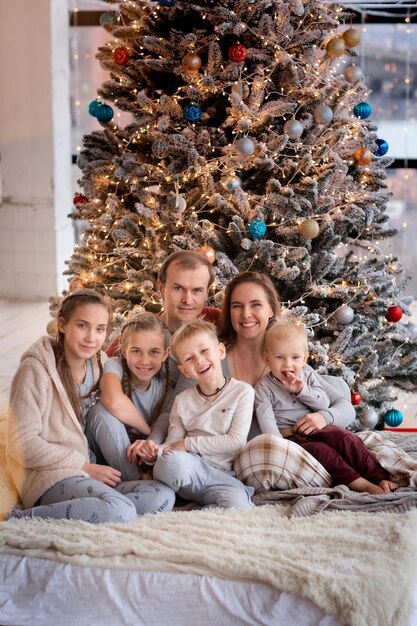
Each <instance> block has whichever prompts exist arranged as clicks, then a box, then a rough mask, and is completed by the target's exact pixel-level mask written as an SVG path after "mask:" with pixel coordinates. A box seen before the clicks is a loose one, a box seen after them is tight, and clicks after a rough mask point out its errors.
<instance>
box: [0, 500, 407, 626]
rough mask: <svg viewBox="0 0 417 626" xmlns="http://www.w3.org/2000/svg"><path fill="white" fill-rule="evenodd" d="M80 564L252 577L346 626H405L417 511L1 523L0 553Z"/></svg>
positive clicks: (272, 508)
mask: <svg viewBox="0 0 417 626" xmlns="http://www.w3.org/2000/svg"><path fill="white" fill-rule="evenodd" d="M2 553H12V554H21V555H27V556H34V557H41V558H49V559H55V560H59V561H62V562H69V563H73V564H77V565H82V566H87V565H88V566H94V567H106V568H108V567H115V568H123V569H145V570H151V571H155V570H156V571H170V572H192V573H197V574H210V575H214V576H219V577H221V578H232V579H235V580H255V581H260V582H264V583H269V584H270V585H272V586H274V587H276V588H278V589H280V590H284V591H290V592H293V593H295V594H297V595H302V596H306V597H308V598H310V599H311V600H312V601H313V602H315V603H316V604H317V605H318V606H319V607H321V608H322V609H323V610H324V611H326V612H327V613H330V614H333V615H336V616H337V617H338V618H339V619H340V620H341V621H342V622H348V623H349V624H351V626H402V625H403V624H405V623H406V619H407V615H408V613H409V610H410V606H411V595H412V589H413V585H414V584H416V578H417V571H416V567H415V563H416V561H417V512H416V511H412V512H408V513H403V514H397V513H375V514H373V515H370V514H369V513H357V512H323V513H320V514H318V515H315V516H311V517H306V518H304V517H301V518H294V517H293V518H289V517H288V507H283V506H279V505H266V506H262V507H257V508H256V509H251V510H247V511H233V510H219V509H217V510H201V511H191V512H178V513H165V514H160V515H156V516H151V515H148V516H145V517H142V518H139V519H138V520H136V521H135V522H133V523H131V524H127V525H117V524H102V525H98V526H96V525H92V524H88V523H86V522H73V521H66V520H60V521H53V520H41V519H38V520H36V519H35V520H24V519H22V520H17V519H15V520H9V521H8V522H3V523H1V524H0V554H2Z"/></svg>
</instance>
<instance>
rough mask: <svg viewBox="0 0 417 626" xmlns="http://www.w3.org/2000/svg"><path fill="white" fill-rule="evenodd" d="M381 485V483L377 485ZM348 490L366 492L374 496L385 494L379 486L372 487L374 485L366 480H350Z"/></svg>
mask: <svg viewBox="0 0 417 626" xmlns="http://www.w3.org/2000/svg"><path fill="white" fill-rule="evenodd" d="M381 482H387V481H381ZM379 484H381V483H379ZM348 487H349V489H353V491H367V492H368V493H372V494H374V495H379V494H381V493H385V492H384V489H383V488H382V487H380V486H379V485H374V483H371V482H369V480H366V478H362V477H361V478H356V479H355V480H352V482H351V483H349V485H348Z"/></svg>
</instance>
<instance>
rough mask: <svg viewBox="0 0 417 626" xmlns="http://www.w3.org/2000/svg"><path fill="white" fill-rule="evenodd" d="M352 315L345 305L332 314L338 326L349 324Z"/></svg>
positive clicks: (349, 308)
mask: <svg viewBox="0 0 417 626" xmlns="http://www.w3.org/2000/svg"><path fill="white" fill-rule="evenodd" d="M354 315H355V314H354V312H353V309H352V308H351V307H350V306H348V305H347V304H342V306H340V307H339V308H338V309H336V311H335V314H334V316H335V319H336V321H337V322H339V324H350V322H351V321H352V320H353V317H354Z"/></svg>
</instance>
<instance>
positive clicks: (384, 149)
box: [374, 139, 389, 157]
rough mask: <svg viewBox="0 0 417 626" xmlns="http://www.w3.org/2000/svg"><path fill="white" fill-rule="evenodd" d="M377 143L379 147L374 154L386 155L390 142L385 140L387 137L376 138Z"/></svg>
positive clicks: (378, 155)
mask: <svg viewBox="0 0 417 626" xmlns="http://www.w3.org/2000/svg"><path fill="white" fill-rule="evenodd" d="M375 143H376V144H377V146H378V148H377V149H376V150H375V152H374V155H375V156H377V157H381V156H384V154H386V153H387V152H388V148H389V145H388V143H387V142H386V141H385V139H376V140H375Z"/></svg>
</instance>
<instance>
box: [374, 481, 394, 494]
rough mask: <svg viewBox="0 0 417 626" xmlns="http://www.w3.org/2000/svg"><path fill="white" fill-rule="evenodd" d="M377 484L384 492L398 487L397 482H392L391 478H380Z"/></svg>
mask: <svg viewBox="0 0 417 626" xmlns="http://www.w3.org/2000/svg"><path fill="white" fill-rule="evenodd" d="M378 485H379V486H380V487H381V489H382V490H383V492H384V493H389V492H390V491H394V490H395V489H398V485H397V483H394V481H392V480H381V482H379V483H378Z"/></svg>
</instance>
